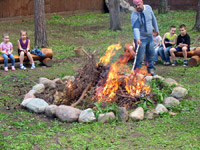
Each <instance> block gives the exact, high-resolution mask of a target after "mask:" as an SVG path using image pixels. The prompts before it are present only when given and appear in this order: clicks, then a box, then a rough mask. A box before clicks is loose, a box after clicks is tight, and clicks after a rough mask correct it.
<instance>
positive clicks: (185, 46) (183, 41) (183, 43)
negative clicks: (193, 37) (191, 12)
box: [170, 24, 190, 66]
mask: <svg viewBox="0 0 200 150" xmlns="http://www.w3.org/2000/svg"><path fill="white" fill-rule="evenodd" d="M179 29H180V35H179V36H178V39H177V44H176V45H177V48H171V49H170V54H171V56H172V60H173V64H172V66H176V65H177V64H178V63H177V61H176V56H175V54H174V53H175V52H179V51H182V52H183V57H184V62H183V66H187V65H188V63H187V51H189V50H190V36H189V35H188V34H187V30H186V26H185V25H184V24H182V25H180V27H179Z"/></svg>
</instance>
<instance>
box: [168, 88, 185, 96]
mask: <svg viewBox="0 0 200 150" xmlns="http://www.w3.org/2000/svg"><path fill="white" fill-rule="evenodd" d="M187 94H188V90H187V89H185V88H182V87H175V88H174V89H173V90H172V94H171V96H173V97H176V98H183V97H185V96H186V95H187Z"/></svg>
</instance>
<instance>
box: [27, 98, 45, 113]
mask: <svg viewBox="0 0 200 150" xmlns="http://www.w3.org/2000/svg"><path fill="white" fill-rule="evenodd" d="M48 105H49V104H48V103H47V102H46V101H44V100H43V99H39V98H31V100H30V101H29V102H28V103H27V104H26V108H28V109H30V110H32V111H33V112H35V113H43V112H44V111H45V108H46V107H47V106H48Z"/></svg>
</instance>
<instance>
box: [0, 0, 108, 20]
mask: <svg viewBox="0 0 200 150" xmlns="http://www.w3.org/2000/svg"><path fill="white" fill-rule="evenodd" d="M104 7H105V5H104V0H45V11H46V13H57V12H73V11H81V10H84V11H98V10H99V11H103V10H104ZM33 14H34V0H0V18H7V17H16V16H29V15H33Z"/></svg>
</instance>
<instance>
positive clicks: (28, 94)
mask: <svg viewBox="0 0 200 150" xmlns="http://www.w3.org/2000/svg"><path fill="white" fill-rule="evenodd" d="M35 92H36V91H35V90H30V91H29V92H28V93H27V94H26V95H25V96H24V100H25V99H28V98H35V95H34V94H35Z"/></svg>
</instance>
